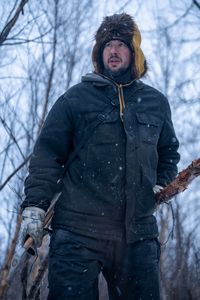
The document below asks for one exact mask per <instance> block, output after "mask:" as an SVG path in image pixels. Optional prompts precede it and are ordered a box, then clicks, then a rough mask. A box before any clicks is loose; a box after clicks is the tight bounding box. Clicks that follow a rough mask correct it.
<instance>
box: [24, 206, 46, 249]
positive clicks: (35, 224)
mask: <svg viewBox="0 0 200 300" xmlns="http://www.w3.org/2000/svg"><path fill="white" fill-rule="evenodd" d="M44 220H45V211H44V210H43V209H41V208H39V207H35V206H31V207H26V208H25V209H24V210H23V212H22V245H24V242H25V241H26V240H27V239H28V238H29V236H31V237H32V238H33V241H34V246H35V247H36V248H39V247H40V246H41V244H42V239H43V227H44Z"/></svg>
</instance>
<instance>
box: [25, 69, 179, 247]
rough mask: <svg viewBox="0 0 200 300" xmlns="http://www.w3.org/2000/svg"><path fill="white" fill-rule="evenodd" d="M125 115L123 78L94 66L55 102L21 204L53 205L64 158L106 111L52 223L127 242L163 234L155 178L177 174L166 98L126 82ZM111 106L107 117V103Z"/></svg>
mask: <svg viewBox="0 0 200 300" xmlns="http://www.w3.org/2000/svg"><path fill="white" fill-rule="evenodd" d="M123 96H124V100H125V110H124V114H123V122H122V120H121V119H120V116H119V95H118V88H117V86H116V85H115V84H114V83H113V82H111V81H110V80H108V79H105V78H103V77H102V76H100V75H97V74H88V75H86V76H85V77H83V79H82V82H81V83H79V84H77V85H75V86H73V87H72V88H70V89H69V90H68V91H67V92H66V93H65V94H64V95H63V96H61V97H60V98H59V99H58V100H57V102H56V103H55V104H54V106H53V107H52V109H51V111H50V113H49V115H48V117H47V119H46V122H45V124H44V127H43V129H42V131H41V134H40V136H39V138H38V141H37V143H36V145H35V148H34V152H33V156H32V159H31V162H30V169H29V171H30V173H29V176H28V177H27V179H26V182H25V194H26V199H25V201H24V203H23V204H22V207H26V206H38V207H40V208H43V209H45V210H46V209H47V208H48V206H49V204H50V201H51V199H52V196H53V193H54V192H55V190H56V186H57V180H58V179H59V178H60V176H61V174H62V171H63V165H64V164H65V163H66V161H67V160H68V158H69V156H70V154H71V153H72V152H73V150H74V148H75V147H76V145H77V144H78V143H79V141H80V139H81V138H82V136H83V135H84V134H85V130H87V128H88V125H89V124H91V123H92V122H93V121H94V120H96V118H97V117H98V118H99V117H100V118H103V119H102V120H103V121H102V123H101V124H100V125H99V126H98V127H97V128H96V129H95V131H94V132H93V134H92V135H91V137H90V138H89V140H88V141H87V143H86V144H85V146H84V148H83V149H81V150H80V152H79V154H78V156H77V157H76V159H75V160H74V161H73V162H72V163H71V165H70V166H69V169H68V171H67V173H66V175H65V177H64V185H63V191H62V194H61V196H60V198H59V200H58V202H57V204H56V208H55V215H54V218H53V223H52V226H53V227H54V228H65V229H69V230H72V231H75V232H78V233H82V234H85V235H89V236H94V237H96V238H108V239H118V238H120V237H121V235H122V234H124V231H125V232H126V237H127V241H128V242H134V241H135V240H138V239H141V238H154V237H156V236H157V235H158V230H157V224H156V220H155V217H154V216H153V212H154V209H155V195H154V193H153V186H154V185H155V184H159V185H162V186H165V185H166V184H167V183H169V182H170V181H171V180H172V179H174V177H175V176H176V174H177V163H178V161H179V154H178V153H177V149H178V140H177V138H176V135H175V133H174V128H173V125H172V121H171V113H170V108H169V104H168V101H167V99H166V98H165V97H164V96H163V95H162V94H161V93H160V92H159V91H157V90H156V89H154V88H152V87H150V86H148V85H146V84H144V83H142V82H141V81H134V82H133V83H132V84H130V85H128V86H125V87H123ZM108 105H109V106H110V107H113V110H112V112H111V113H110V114H109V115H108V116H107V117H106V118H104V110H105V108H106V107H107V106H108Z"/></svg>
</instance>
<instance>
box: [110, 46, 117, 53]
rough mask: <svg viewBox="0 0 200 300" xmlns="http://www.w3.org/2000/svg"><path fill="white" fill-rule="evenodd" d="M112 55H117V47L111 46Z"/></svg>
mask: <svg viewBox="0 0 200 300" xmlns="http://www.w3.org/2000/svg"><path fill="white" fill-rule="evenodd" d="M110 53H112V54H116V53H117V47H116V46H115V45H112V46H111V48H110Z"/></svg>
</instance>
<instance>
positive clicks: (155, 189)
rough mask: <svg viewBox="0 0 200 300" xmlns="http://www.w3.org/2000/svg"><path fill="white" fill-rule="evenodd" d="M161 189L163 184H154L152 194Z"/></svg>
mask: <svg viewBox="0 0 200 300" xmlns="http://www.w3.org/2000/svg"><path fill="white" fill-rule="evenodd" d="M162 189H163V186H161V185H158V184H156V185H155V186H154V187H153V191H154V194H157V193H159V192H161V191H162Z"/></svg>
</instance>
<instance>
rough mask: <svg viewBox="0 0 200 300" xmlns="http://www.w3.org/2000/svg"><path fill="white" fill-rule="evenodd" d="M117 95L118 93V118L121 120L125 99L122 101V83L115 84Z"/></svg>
mask: <svg viewBox="0 0 200 300" xmlns="http://www.w3.org/2000/svg"><path fill="white" fill-rule="evenodd" d="M117 88H118V95H119V106H120V118H121V120H122V122H123V112H124V109H125V101H124V93H123V85H122V84H120V85H117Z"/></svg>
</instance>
